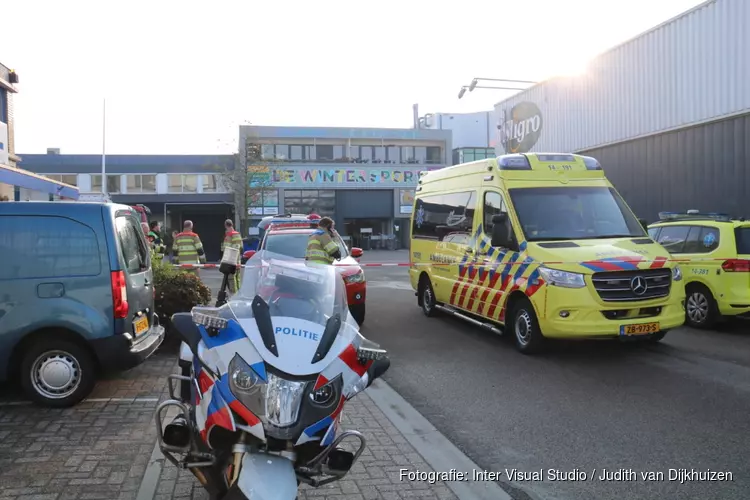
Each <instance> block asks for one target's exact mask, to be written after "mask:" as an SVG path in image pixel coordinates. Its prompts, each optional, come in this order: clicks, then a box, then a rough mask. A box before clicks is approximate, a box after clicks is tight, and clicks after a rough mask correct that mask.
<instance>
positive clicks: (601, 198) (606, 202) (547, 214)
mask: <svg viewBox="0 0 750 500" xmlns="http://www.w3.org/2000/svg"><path fill="white" fill-rule="evenodd" d="M509 193H510V198H511V200H512V202H513V205H514V206H515V209H516V213H517V214H518V219H519V220H520V222H521V226H522V229H523V232H524V236H525V237H526V240H527V241H550V240H556V241H559V240H585V239H605V238H633V237H643V236H646V233H645V231H644V229H643V227H642V226H641V224H640V223H639V222H638V219H636V218H635V217H634V216H633V214H632V213H631V212H630V210H629V209H628V207H627V205H626V204H625V201H623V199H622V198H621V197H620V196H619V195H618V194H617V192H616V191H615V190H614V189H611V188H608V187H539V188H515V189H510V190H509Z"/></svg>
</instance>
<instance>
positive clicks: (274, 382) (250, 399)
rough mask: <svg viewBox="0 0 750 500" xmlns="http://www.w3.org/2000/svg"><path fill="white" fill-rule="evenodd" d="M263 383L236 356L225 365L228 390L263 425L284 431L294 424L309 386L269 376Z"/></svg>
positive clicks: (303, 382) (305, 383) (243, 361)
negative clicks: (227, 365)
mask: <svg viewBox="0 0 750 500" xmlns="http://www.w3.org/2000/svg"><path fill="white" fill-rule="evenodd" d="M266 378H267V381H266V382H263V381H262V380H261V378H260V377H259V376H258V374H256V373H255V372H254V371H253V369H252V368H250V366H249V365H248V364H247V363H246V362H245V360H243V359H242V358H241V357H239V356H235V357H234V358H233V359H232V361H231V362H230V363H229V389H230V390H231V391H232V394H233V395H234V397H236V398H237V399H238V400H239V402H240V403H242V404H243V405H244V406H245V407H246V408H247V409H248V410H250V411H251V412H252V413H253V414H254V415H255V416H257V417H258V418H260V419H261V421H262V422H263V423H268V424H271V425H273V426H275V427H287V426H290V425H293V424H294V423H296V422H297V419H298V417H299V411H300V407H301V405H302V401H303V399H304V395H305V388H306V386H307V384H308V383H309V382H307V381H292V380H284V379H283V378H280V377H277V376H276V375H273V374H272V373H267V374H266Z"/></svg>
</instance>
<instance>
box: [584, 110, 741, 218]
mask: <svg viewBox="0 0 750 500" xmlns="http://www.w3.org/2000/svg"><path fill="white" fill-rule="evenodd" d="M583 153H584V154H587V155H591V156H593V157H595V158H597V159H598V160H599V161H600V162H601V164H602V167H603V168H604V173H605V174H606V176H607V178H608V179H609V180H610V181H611V182H612V183H613V184H614V185H615V187H616V188H617V190H618V191H619V192H620V194H621V195H622V196H623V197H624V198H625V200H626V201H627V202H628V204H629V205H630V207H631V208H632V209H633V210H634V211H635V213H636V214H637V215H638V216H639V217H643V218H645V219H647V220H648V221H650V222H652V221H654V220H656V219H657V218H658V213H659V212H660V211H663V210H668V211H669V210H671V211H684V210H688V209H692V208H695V209H699V210H704V211H716V212H726V213H730V214H732V215H734V216H744V217H749V216H750V114H747V115H744V116H738V117H734V118H729V119H725V120H721V121H715V122H711V123H707V124H703V125H697V126H694V127H690V128H684V129H681V130H678V131H674V132H667V133H664V134H658V135H652V136H649V137H644V138H642V139H636V140H633V141H628V142H623V143H619V144H615V145H612V146H607V147H603V148H597V149H590V150H586V151H583Z"/></svg>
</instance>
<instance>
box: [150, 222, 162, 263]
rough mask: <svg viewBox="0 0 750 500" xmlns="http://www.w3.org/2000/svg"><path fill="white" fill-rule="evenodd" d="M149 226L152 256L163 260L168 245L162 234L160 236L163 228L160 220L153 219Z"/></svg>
mask: <svg viewBox="0 0 750 500" xmlns="http://www.w3.org/2000/svg"><path fill="white" fill-rule="evenodd" d="M148 227H149V231H148V241H149V243H150V244H151V258H152V259H157V260H161V259H162V258H163V257H164V254H165V253H166V252H167V246H166V245H165V244H164V242H163V241H162V240H161V236H159V231H160V230H161V228H160V227H159V222H158V221H155V220H153V221H151V223H150V224H149V226H148Z"/></svg>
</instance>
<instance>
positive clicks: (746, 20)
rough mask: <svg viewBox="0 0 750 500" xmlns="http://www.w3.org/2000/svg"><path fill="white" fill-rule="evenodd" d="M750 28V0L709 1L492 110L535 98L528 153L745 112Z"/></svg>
mask: <svg viewBox="0 0 750 500" xmlns="http://www.w3.org/2000/svg"><path fill="white" fill-rule="evenodd" d="M749 26H750V0H710V1H708V2H705V3H703V4H701V5H699V6H697V7H695V8H694V9H692V10H690V11H687V12H685V13H684V14H682V15H681V16H678V17H677V18H674V19H672V20H670V21H667V22H666V23H664V24H662V25H660V26H657V27H655V28H653V29H652V30H650V31H648V32H646V33H644V34H642V35H641V36H639V37H637V38H635V39H633V40H630V41H628V42H626V43H624V44H622V45H619V46H617V47H615V48H613V49H612V50H610V51H608V52H606V53H604V54H602V55H600V56H599V57H597V58H596V59H594V60H593V61H592V62H591V64H590V65H589V67H588V69H587V71H586V73H585V74H584V75H581V76H576V77H563V78H555V79H552V80H548V81H545V82H542V83H540V84H538V85H535V86H534V87H531V88H530V89H528V90H526V91H524V92H521V93H518V94H516V95H514V96H513V97H511V98H510V99H507V100H505V101H502V102H500V103H498V104H497V105H496V106H495V111H496V115H497V117H498V120H501V119H502V116H503V112H506V113H507V114H508V115H510V112H511V110H512V108H513V107H514V106H515V105H516V104H518V103H521V102H532V103H534V104H535V105H536V106H537V107H538V108H539V110H540V111H541V115H542V118H543V125H542V130H541V132H540V135H539V138H538V140H537V142H536V143H535V144H534V145H533V147H532V148H531V149H530V151H565V152H568V151H579V150H583V149H590V148H594V147H598V146H603V145H606V144H613V143H617V142H621V141H625V140H629V139H634V138H636V137H642V136H646V135H651V134H655V133H659V132H663V131H666V130H670V129H675V128H680V127H684V126H688V125H691V124H694V123H700V122H705V121H710V120H713V119H717V118H721V117H724V116H730V115H733V114H739V113H741V112H745V111H750V83H749V82H750V28H748V27H749ZM498 142H499V141H498ZM497 150H498V154H503V153H505V149H504V148H503V146H502V145H501V144H498V146H497Z"/></svg>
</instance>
